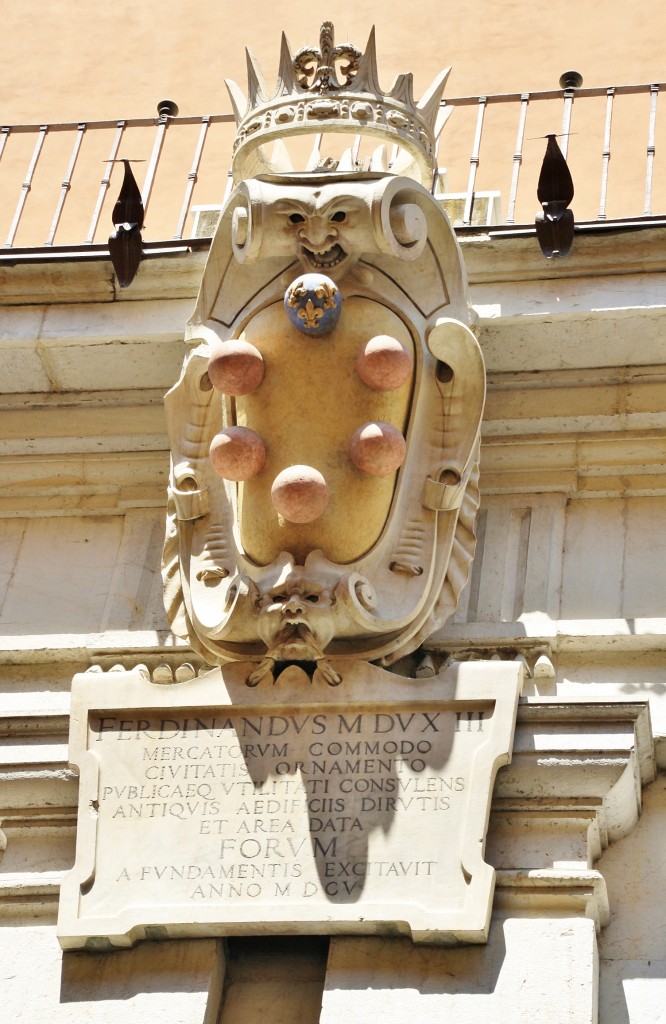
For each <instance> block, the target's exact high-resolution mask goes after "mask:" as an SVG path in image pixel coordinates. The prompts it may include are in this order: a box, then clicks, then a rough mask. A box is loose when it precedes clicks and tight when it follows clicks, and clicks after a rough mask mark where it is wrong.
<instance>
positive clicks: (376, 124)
mask: <svg viewBox="0 0 666 1024" xmlns="http://www.w3.org/2000/svg"><path fill="white" fill-rule="evenodd" d="M246 52H247V67H248V96H247V98H246V97H245V96H244V95H243V93H242V91H241V89H239V87H238V86H237V85H236V83H235V82H231V81H227V82H226V85H227V88H228V90H229V95H230V96H231V102H232V105H233V108H234V114H235V117H236V124H237V126H238V131H237V135H236V140H235V143H234V152H233V164H232V167H233V176H234V180H235V181H241V180H242V179H243V178H251V177H256V176H258V175H262V174H287V173H290V172H293V171H294V166H293V164H292V162H291V159H290V157H289V154H288V152H287V148H286V146H285V145H284V140H285V139H288V138H292V137H294V136H297V135H306V134H314V135H320V136H326V135H329V134H332V133H347V134H350V135H354V136H355V137H356V138H355V140H354V142H353V144H352V145H351V146H350V147H349V148H348V149H347V150H345V151H344V153H343V154H342V156H341V157H340V159H338V160H332V159H330V158H329V159H326V160H324V159H323V158H322V157H321V153H320V147H319V144H316V145H315V149H314V152H313V155H312V157H311V158H310V160H309V161H308V164H307V166H306V167H305V168H304V169H305V170H307V171H318V172H320V173H321V172H326V171H338V172H347V173H349V172H353V171H371V172H376V173H392V174H403V175H408V176H409V177H412V178H415V179H416V180H417V181H419V182H421V184H423V185H425V186H426V187H430V184H431V182H432V177H433V172H434V168H435V143H436V140H437V138H438V136H439V133H440V131H441V129H442V127H443V126H444V122H445V121H446V117H447V115H448V114H449V110H448V109H446V108H442V107H440V99H441V94H442V91H443V89H444V85H445V83H446V79H447V78H448V75H449V72H450V70H451V69H450V68H447V69H446V70H445V71H442V72H441V74H439V75H438V76H437V78H436V79H435V81H434V82H433V83H432V85H431V86H430V88H429V89H428V90H427V92H426V93H425V95H424V96H423V97H422V99H421V100H420V102H418V103H417V102H416V101H415V100H414V95H413V79H412V75H411V73H409V74H403V75H398V77H397V78H396V80H395V82H394V84H393V87H392V89H391V90H390V92H388V93H384V92H382V90H381V88H380V86H379V83H378V80H377V57H376V53H375V30H374V28H373V29H372V31H371V33H370V38H369V39H368V45H367V46H366V49H365V53H361V51H360V50H358V49H357V48H356V47H355V46H352V45H351V43H341V44H339V45H337V46H336V45H335V37H334V32H333V24H332V23H331V22H330V21H325V22H324V23H323V25H322V26H321V31H320V36H319V48H318V49H317V48H316V47H314V46H307V47H304V48H303V49H301V50H299V51H298V52H297V53H296V54H294V55H292V52H291V50H290V47H289V43H288V42H287V39H286V37H285V35H284V33H283V34H282V46H281V51H280V67H279V71H278V78H277V85H276V89H275V92H274V93H273V95H272V96H270V97H269V96H268V95H267V91H266V87H265V85H264V81H263V76H262V74H261V71H260V69H259V66H258V65H257V63H256V61H255V59H254V58H253V56H252V55H251V53H250V52H249V50H248V51H246ZM363 138H370V139H373V140H375V141H376V142H377V143H378V145H377V146H376V148H375V150H374V152H373V153H372V155H371V157H370V158H369V159H367V160H366V161H365V162H362V161H360V160H359V144H360V141H361V139H363ZM268 143H273V148H272V153H271V155H270V157H269V156H268V155H267V154H266V152H265V151H264V149H263V147H264V146H265V145H266V144H268ZM387 143H388V144H389V146H390V151H388V152H387V148H386V144H387Z"/></svg>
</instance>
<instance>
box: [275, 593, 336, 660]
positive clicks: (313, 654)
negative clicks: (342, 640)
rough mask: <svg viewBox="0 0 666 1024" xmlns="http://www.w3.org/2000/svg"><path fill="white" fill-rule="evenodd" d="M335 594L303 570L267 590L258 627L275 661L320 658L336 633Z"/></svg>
mask: <svg viewBox="0 0 666 1024" xmlns="http://www.w3.org/2000/svg"><path fill="white" fill-rule="evenodd" d="M334 604H335V596H334V595H333V594H332V593H331V591H330V590H328V589H326V588H325V587H324V586H323V585H321V584H318V583H317V582H316V581H313V580H308V579H306V578H305V577H304V576H303V575H302V574H300V573H293V574H291V575H290V576H289V577H288V578H287V579H286V580H285V581H284V582H283V583H281V584H279V585H277V586H275V587H272V588H271V589H270V590H268V591H265V592H264V593H263V594H262V596H261V597H260V599H259V623H258V630H259V635H260V636H261V639H262V640H263V641H264V643H265V644H266V648H267V653H268V655H269V656H270V657H271V658H273V659H275V660H276V661H317V660H318V659H320V658H321V657H322V655H323V652H324V650H325V648H326V646H327V644H328V643H329V642H330V640H331V639H332V636H333V632H334V625H333V617H332V615H331V609H332V608H333V605H334Z"/></svg>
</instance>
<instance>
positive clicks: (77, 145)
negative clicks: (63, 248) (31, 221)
mask: <svg viewBox="0 0 666 1024" xmlns="http://www.w3.org/2000/svg"><path fill="white" fill-rule="evenodd" d="M85 130H86V126H85V124H80V125H79V127H78V130H77V133H76V138H75V139H74V147H73V149H72V156H71V158H70V161H69V167H68V168H67V175H66V177H65V180H64V181H63V183H62V186H61V189H60V198H59V199H58V204H57V206H56V211H55V214H54V215H53V223H52V224H51V230H50V231H49V237H48V238H47V239H46V241H45V242H44V245H45V246H46V245H53V239H54V238H55V233H56V231H57V230H58V224H59V223H60V217H61V216H62V210H63V206H64V205H65V199H66V198H67V193H68V192H69V190H70V188H71V187H72V175H73V174H74V168H75V167H76V161H77V160H78V156H79V150H80V149H81V143H82V142H83V135H84V133H85Z"/></svg>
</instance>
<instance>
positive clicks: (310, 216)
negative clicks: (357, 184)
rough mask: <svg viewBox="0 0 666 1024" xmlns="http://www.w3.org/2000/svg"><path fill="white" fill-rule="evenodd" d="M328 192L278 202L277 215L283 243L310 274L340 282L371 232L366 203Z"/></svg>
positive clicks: (325, 190) (323, 190) (318, 191)
mask: <svg viewBox="0 0 666 1024" xmlns="http://www.w3.org/2000/svg"><path fill="white" fill-rule="evenodd" d="M327 192H328V190H327V189H325V188H322V189H321V190H316V191H314V192H313V193H312V194H311V196H310V197H308V198H306V197H305V196H304V197H303V199H302V200H301V199H299V200H296V199H291V198H290V199H284V200H281V201H279V202H278V203H276V209H275V214H276V216H277V218H278V221H279V231H280V234H281V236H282V240H283V243H285V242H287V243H288V244H289V247H290V248H292V251H293V252H294V255H296V256H297V257H298V259H299V260H300V261H301V264H302V266H303V269H304V270H305V271H307V272H309V273H312V272H318V273H322V274H327V275H328V276H329V277H332V278H333V280H340V279H341V278H342V277H343V276H344V275H345V274H346V273H347V271H348V270H349V269H350V268H351V267H352V266H353V264H354V263H356V261H357V260H358V258H359V256H360V255H361V253H362V252H363V249H364V248H367V244H366V246H365V247H364V245H363V237H364V236H367V231H368V224H367V221H368V211H367V207H366V206H365V204H364V203H363V202H362V201H361V200H359V199H356V198H354V197H352V196H347V197H345V196H340V195H337V196H335V197H331V198H330V199H329V198H327Z"/></svg>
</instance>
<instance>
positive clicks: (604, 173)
mask: <svg viewBox="0 0 666 1024" xmlns="http://www.w3.org/2000/svg"><path fill="white" fill-rule="evenodd" d="M614 96H615V89H614V88H611V89H608V90H607V91H606V97H607V98H606V127H605V128H604V149H603V153H602V154H601V195H600V197H599V214H598V216H597V220H606V195H607V192H608V164H609V163H610V158H611V149H610V142H611V126H612V124H613V97H614Z"/></svg>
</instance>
